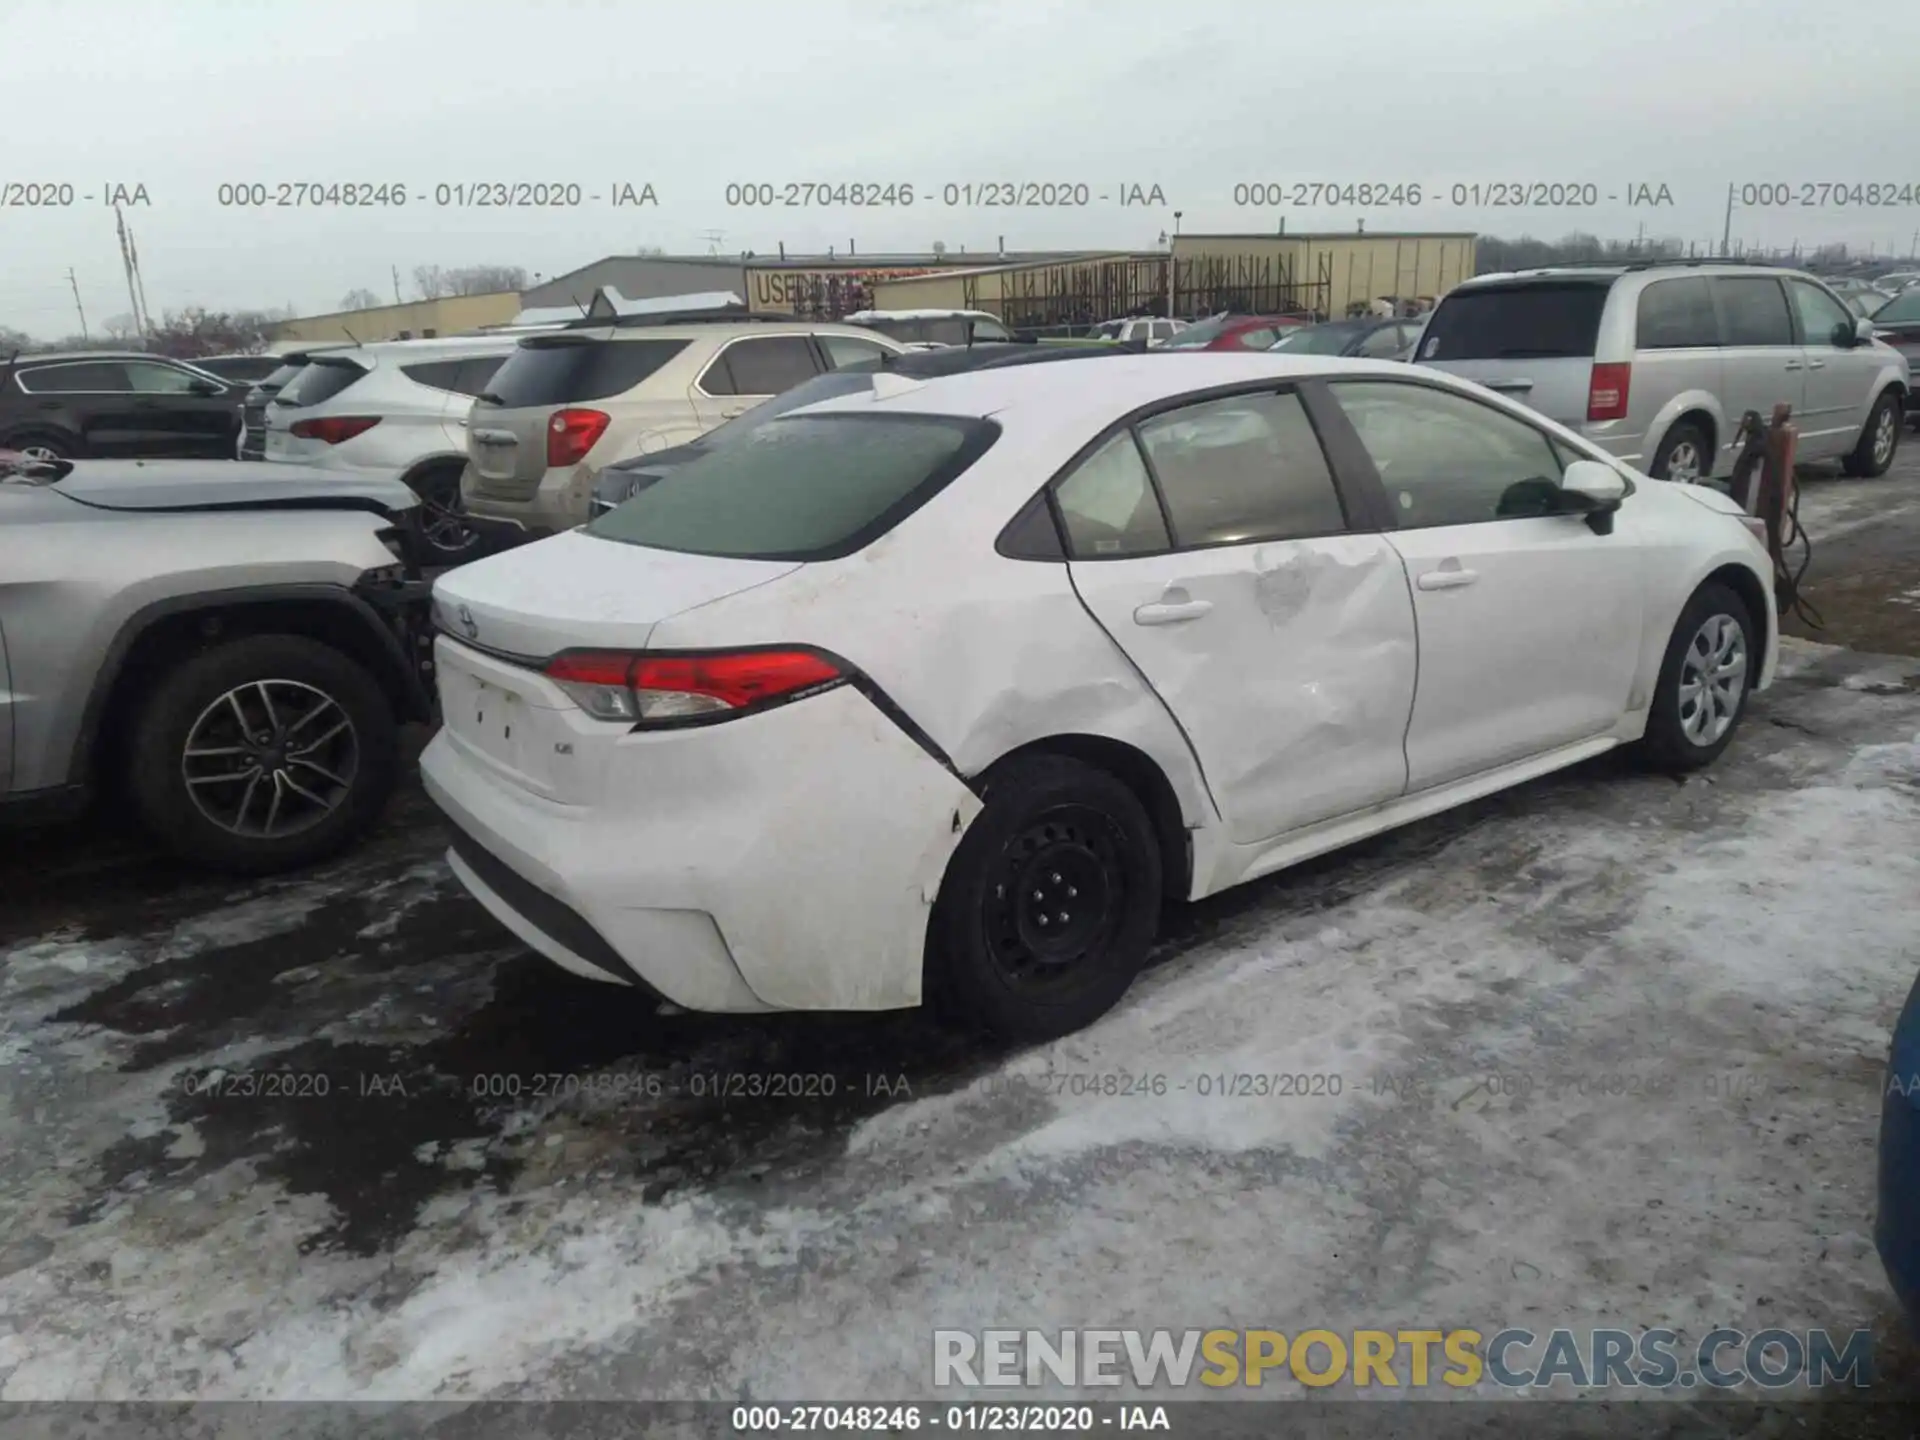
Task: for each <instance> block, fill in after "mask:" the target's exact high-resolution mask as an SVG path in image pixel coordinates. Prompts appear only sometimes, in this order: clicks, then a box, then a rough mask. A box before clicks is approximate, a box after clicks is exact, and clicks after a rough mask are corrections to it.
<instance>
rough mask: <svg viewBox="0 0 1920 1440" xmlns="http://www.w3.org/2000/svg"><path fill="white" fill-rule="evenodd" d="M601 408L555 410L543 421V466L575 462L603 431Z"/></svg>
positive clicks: (579, 459)
mask: <svg viewBox="0 0 1920 1440" xmlns="http://www.w3.org/2000/svg"><path fill="white" fill-rule="evenodd" d="M610 418H611V417H610V416H608V414H607V413H606V411H604V410H556V411H554V412H553V418H552V419H551V420H549V421H548V422H547V468H548V469H549V470H551V469H554V468H555V467H556V466H562V465H578V464H579V463H580V462H581V461H582V460H584V459H586V458H587V452H588V451H589V450H591V449H593V447H594V444H595V443H596V442H597V441H598V440H599V439H600V437H601V436H602V435H604V434H605V433H606V431H607V423H608V421H609V419H610Z"/></svg>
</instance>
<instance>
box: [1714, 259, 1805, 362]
mask: <svg viewBox="0 0 1920 1440" xmlns="http://www.w3.org/2000/svg"><path fill="white" fill-rule="evenodd" d="M1712 284H1713V293H1714V295H1715V296H1716V297H1717V298H1718V300H1719V302H1720V338H1721V343H1722V344H1724V345H1791V344H1793V321H1792V320H1791V319H1790V318H1789V317H1788V315H1787V297H1786V296H1785V295H1783V294H1782V293H1781V291H1780V282H1779V281H1778V280H1775V279H1773V278H1772V277H1771V276H1767V275H1755V276H1745V275H1741V276H1718V277H1716V278H1715V279H1714V280H1713V282H1712Z"/></svg>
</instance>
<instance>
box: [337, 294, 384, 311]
mask: <svg viewBox="0 0 1920 1440" xmlns="http://www.w3.org/2000/svg"><path fill="white" fill-rule="evenodd" d="M379 303H380V297H379V296H378V295H376V294H374V293H373V291H371V290H349V291H348V292H347V293H346V294H345V295H343V296H341V297H340V308H341V309H342V310H371V309H373V307H374V306H376V305H378V304H379Z"/></svg>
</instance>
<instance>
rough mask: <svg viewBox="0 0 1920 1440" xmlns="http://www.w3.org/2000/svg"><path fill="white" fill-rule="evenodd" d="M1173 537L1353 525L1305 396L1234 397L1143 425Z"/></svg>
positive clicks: (1222, 537) (1204, 540) (1230, 536)
mask: <svg viewBox="0 0 1920 1440" xmlns="http://www.w3.org/2000/svg"><path fill="white" fill-rule="evenodd" d="M1140 443H1141V444H1142V445H1143V446H1144V447H1145V448H1146V452H1147V457H1148V458H1149V459H1150V460H1151V461H1152V462H1153V473H1154V476H1155V477H1156V478H1157V479H1158V480H1159V482H1160V493H1161V494H1162V495H1163V496H1165V497H1166V502H1167V513H1168V514H1169V515H1170V516H1171V517H1172V519H1173V539H1174V543H1175V544H1176V545H1179V546H1182V547H1186V546H1193V545H1238V544H1248V543H1251V542H1253V541H1256V540H1291V539H1299V538H1301V537H1304V536H1309V535H1327V534H1331V533H1334V532H1337V531H1341V530H1344V529H1346V526H1347V521H1346V516H1345V515H1344V514H1343V513H1342V512H1341V509H1340V496H1339V492H1337V491H1336V490H1335V489H1334V488H1333V472H1332V471H1331V470H1330V469H1329V468H1328V467H1327V457H1326V455H1325V453H1324V452H1323V451H1322V450H1321V449H1320V439H1319V437H1318V436H1317V435H1315V434H1314V431H1313V422H1312V421H1310V420H1308V419H1307V412H1306V410H1305V409H1304V408H1303V407H1302V406H1301V404H1300V397H1299V396H1298V395H1295V394H1292V393H1291V392H1288V393H1286V394H1280V395H1236V396H1233V397H1231V398H1229V399H1225V400H1213V401H1209V402H1207V403H1206V404H1202V405H1193V406H1189V407H1187V408H1186V409H1183V410H1175V411H1172V412H1171V413H1169V414H1166V415H1161V416H1157V417H1156V418H1154V419H1152V420H1149V421H1147V422H1146V423H1145V424H1143V425H1141V427H1140Z"/></svg>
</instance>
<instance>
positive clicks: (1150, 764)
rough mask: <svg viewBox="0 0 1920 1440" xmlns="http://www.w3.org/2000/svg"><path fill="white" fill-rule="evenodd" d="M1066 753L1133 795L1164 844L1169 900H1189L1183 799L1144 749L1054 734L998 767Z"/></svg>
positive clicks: (1190, 854) (1189, 856) (1119, 742)
mask: <svg viewBox="0 0 1920 1440" xmlns="http://www.w3.org/2000/svg"><path fill="white" fill-rule="evenodd" d="M1035 754H1049V755H1065V756H1067V757H1069V758H1070V759H1074V760H1078V761H1079V762H1080V763H1081V764H1083V765H1091V766H1092V767H1093V768H1094V769H1096V770H1104V771H1106V772H1107V774H1109V775H1111V776H1113V778H1114V779H1116V780H1118V781H1119V782H1120V783H1121V784H1122V785H1125V786H1126V787H1127V788H1128V789H1129V790H1131V791H1132V792H1133V794H1134V798H1135V799H1137V800H1138V801H1139V802H1140V804H1141V805H1142V806H1143V807H1144V808H1145V809H1146V812H1147V818H1148V819H1149V820H1151V821H1152V822H1153V833H1154V838H1155V839H1157V840H1158V841H1159V842H1160V868H1161V874H1162V876H1163V880H1164V888H1165V890H1166V893H1167V896H1168V898H1170V899H1174V900H1184V899H1186V898H1187V896H1188V895H1189V894H1190V893H1192V888H1193V846H1192V844H1191V843H1190V842H1189V841H1188V838H1187V823H1186V819H1185V817H1184V816H1182V814H1181V813H1180V797H1179V796H1177V795H1176V794H1174V790H1173V785H1172V783H1171V782H1170V781H1169V780H1168V779H1167V777H1166V774H1165V772H1164V771H1162V770H1161V768H1160V766H1159V765H1158V764H1157V763H1156V762H1155V761H1154V760H1153V758H1152V757H1151V756H1149V755H1148V754H1147V753H1146V752H1145V751H1143V750H1137V749H1135V748H1134V747H1133V746H1131V745H1129V744H1127V743H1126V742H1125V741H1124V740H1113V739H1109V738H1108V737H1106V736H1104V735H1050V736H1048V737H1047V738H1046V739H1044V740H1035V741H1032V742H1031V743H1029V744H1026V745H1022V746H1021V747H1020V748H1019V749H1017V750H1010V751H1008V752H1007V753H1006V754H1005V755H1002V756H1001V757H1000V758H999V759H998V760H996V761H995V762H994V766H993V767H991V768H997V767H998V766H1000V765H1004V764H1006V762H1007V761H1009V760H1011V759H1013V758H1014V757H1015V756H1019V755H1035Z"/></svg>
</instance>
